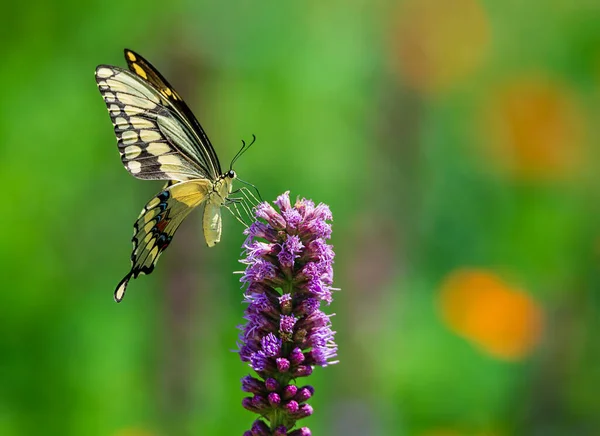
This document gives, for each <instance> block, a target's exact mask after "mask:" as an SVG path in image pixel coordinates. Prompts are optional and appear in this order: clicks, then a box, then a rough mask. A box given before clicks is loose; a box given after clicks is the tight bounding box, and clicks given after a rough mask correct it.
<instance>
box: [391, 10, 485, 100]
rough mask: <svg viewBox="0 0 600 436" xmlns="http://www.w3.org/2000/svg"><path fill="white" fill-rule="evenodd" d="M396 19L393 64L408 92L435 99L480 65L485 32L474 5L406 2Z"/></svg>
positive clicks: (481, 13)
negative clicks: (415, 91)
mask: <svg viewBox="0 0 600 436" xmlns="http://www.w3.org/2000/svg"><path fill="white" fill-rule="evenodd" d="M396 16H397V17H398V19H397V22H396V23H395V24H394V27H393V34H392V53H391V56H392V64H393V67H394V68H395V69H396V71H397V72H398V73H399V76H400V78H401V80H402V81H403V83H406V84H407V85H408V86H410V87H412V88H414V89H416V90H418V91H421V92H422V93H425V94H436V93H439V92H440V91H443V90H445V89H447V88H449V87H450V86H452V85H454V84H455V83H456V82H458V81H460V80H462V79H464V78H466V77H467V76H468V75H469V74H470V73H471V72H473V71H474V70H475V69H476V68H477V67H479V66H480V65H481V63H482V61H483V58H484V56H485V54H486V52H487V50H488V46H489V39H490V37H489V33H490V32H489V20H488V17H487V15H486V13H485V11H484V10H483V9H482V7H481V5H480V3H479V2H478V1H477V0H445V1H439V0H407V1H405V2H402V5H401V7H400V8H399V10H398V11H397V13H396Z"/></svg>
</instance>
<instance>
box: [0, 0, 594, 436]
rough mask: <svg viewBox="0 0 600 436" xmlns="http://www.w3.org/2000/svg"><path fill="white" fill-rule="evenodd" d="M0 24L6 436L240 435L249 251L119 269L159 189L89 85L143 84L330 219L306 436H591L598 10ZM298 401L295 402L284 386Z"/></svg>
mask: <svg viewBox="0 0 600 436" xmlns="http://www.w3.org/2000/svg"><path fill="white" fill-rule="evenodd" d="M2 15H3V17H2V19H0V24H1V26H0V34H1V35H2V49H1V51H2V57H1V58H2V62H1V63H0V83H2V96H1V102H0V133H1V135H0V137H1V142H0V183H1V185H2V186H3V195H2V203H1V204H2V206H1V213H0V228H1V229H2V236H1V242H0V270H1V271H2V276H1V277H2V282H1V283H2V285H1V288H2V291H1V292H0V332H1V334H0V435H3V436H21V435H27V436H28V435H61V436H68V435H73V436H75V435H77V436H79V435H86V436H95V435H101V436H107V435H108V436H178V435H183V436H185V435H240V434H242V433H243V432H244V431H245V430H247V429H249V428H250V426H251V423H252V421H253V420H254V419H255V416H253V415H252V414H251V413H250V412H247V411H245V410H244V409H243V408H242V407H241V400H242V398H243V397H244V394H243V393H242V392H241V390H240V379H241V378H242V377H243V376H244V375H246V374H248V373H249V372H250V368H249V367H248V366H247V365H246V364H244V363H243V362H241V361H240V360H239V357H238V355H237V354H236V353H235V352H233V351H232V350H235V349H236V341H237V335H238V330H237V329H236V326H238V325H240V324H242V322H243V319H242V315H243V310H244V308H245V306H244V305H243V304H242V298H243V296H242V295H243V290H242V289H241V288H240V283H239V274H235V272H236V271H240V270H241V269H242V268H243V265H241V264H239V263H238V259H239V253H240V252H241V244H242V242H243V241H244V239H245V237H244V235H243V234H242V231H243V228H242V226H241V225H240V224H239V223H238V222H236V221H235V220H234V219H233V217H231V216H230V215H228V214H225V215H224V232H223V237H222V242H221V243H220V244H219V245H217V246H216V247H215V248H211V249H208V248H207V247H206V246H205V243H204V239H203V236H202V231H201V219H200V214H199V213H193V214H192V215H190V217H189V218H188V219H187V220H186V222H185V223H184V224H183V226H182V227H181V228H180V230H179V231H178V233H177V235H176V236H175V238H174V240H173V243H172V244H171V246H170V248H169V250H167V252H166V253H165V254H164V255H163V256H162V257H161V261H160V262H159V264H158V267H157V269H156V271H155V272H154V273H153V274H152V275H151V276H147V277H145V276H143V277H141V278H140V279H138V280H134V281H132V282H131V284H130V286H129V291H128V294H127V296H126V298H125V300H124V301H123V302H122V303H121V304H116V303H114V302H113V299H112V293H113V290H114V287H115V285H116V284H117V283H118V281H119V280H120V279H121V278H122V276H123V275H124V274H125V273H126V272H127V271H128V269H129V255H130V249H131V245H130V242H129V240H130V238H131V232H132V225H133V222H134V220H135V218H136V217H137V214H138V213H139V211H140V210H141V208H142V207H143V205H144V204H145V203H146V201H148V200H149V199H150V198H151V197H152V196H153V195H154V194H155V193H156V192H158V189H159V188H160V186H162V184H161V183H160V182H143V181H139V180H136V179H134V178H132V177H131V176H130V175H128V174H127V172H126V171H125V170H124V169H123V168H122V165H121V163H120V159H119V155H118V152H117V148H116V140H115V138H114V134H113V131H112V126H111V123H110V120H109V117H108V114H107V111H106V108H105V106H104V104H103V101H102V99H101V97H100V94H99V92H98V90H97V89H96V84H95V81H94V69H95V67H96V65H98V64H111V65H120V66H125V61H124V59H123V48H125V47H127V48H131V49H133V50H136V51H138V52H139V53H141V54H142V55H144V56H145V57H146V58H148V59H149V60H150V61H151V62H152V63H153V64H154V65H155V66H156V67H157V68H158V69H159V70H160V71H161V72H162V73H163V74H164V75H165V76H166V77H167V78H168V79H169V81H170V82H171V83H172V85H173V86H174V87H175V88H176V89H177V90H178V91H179V93H180V94H181V95H182V96H183V97H184V98H185V99H186V101H187V103H188V104H189V106H190V107H191V108H192V110H193V111H194V112H195V114H196V116H197V118H198V119H199V120H200V122H201V123H202V124H203V126H204V128H205V130H206V131H207V133H208V135H209V136H210V138H211V140H212V143H213V144H214V146H215V148H216V150H217V152H218V153H219V156H220V157H221V162H222V165H223V166H224V167H226V166H228V163H229V161H230V160H231V158H232V157H233V156H234V154H235V152H236V151H237V150H238V148H239V147H240V145H241V140H242V139H245V140H246V141H248V140H250V139H251V137H252V134H255V135H256V136H257V142H256V144H255V145H254V146H253V147H252V149H251V150H250V151H249V152H248V153H247V154H245V155H244V156H243V157H242V159H240V160H239V161H238V162H237V163H236V168H235V170H236V171H237V172H238V174H239V175H240V177H241V178H243V179H244V180H248V181H251V182H252V183H254V184H256V185H257V186H258V187H259V189H260V191H261V194H262V196H263V198H265V199H269V200H273V199H275V197H276V196H277V195H279V194H280V193H282V192H284V191H286V190H290V191H291V195H292V198H294V197H296V196H301V197H306V198H311V199H313V200H314V201H316V202H324V203H327V204H329V205H330V206H331V209H332V211H333V216H334V226H333V239H332V243H333V245H334V246H335V250H336V264H335V285H336V287H338V288H340V289H341V290H340V291H339V292H336V293H335V295H334V297H335V301H334V302H333V304H332V305H331V306H330V307H329V308H326V311H328V312H330V313H336V316H335V317H333V327H334V329H335V330H336V331H337V341H338V345H339V360H340V363H339V364H338V365H334V366H330V367H327V368H317V369H316V370H315V373H314V375H312V376H311V377H310V379H308V380H306V382H307V383H310V384H311V385H313V386H314V387H315V391H316V392H315V396H314V398H313V399H312V400H311V401H310V404H311V405H312V406H313V407H314V410H315V413H314V415H313V416H312V417H310V418H308V419H306V420H305V421H304V422H301V424H302V425H306V426H308V427H310V428H311V430H312V431H313V434H314V435H345V436H348V435H357V436H358V435H411V436H412V435H416V436H459V435H467V436H508V435H544V436H546V435H550V436H553V435H597V434H600V399H599V397H598V391H599V389H600V364H599V361H600V345H599V341H598V340H595V339H594V337H595V333H596V332H597V331H598V330H599V329H600V296H599V295H600V294H599V292H598V290H599V285H600V274H599V273H598V270H599V266H600V233H599V230H598V222H599V220H598V216H599V215H598V214H599V212H600V176H599V175H598V174H600V172H599V171H598V170H599V169H600V165H599V163H598V162H599V161H598V157H599V151H598V147H597V146H598V132H599V126H600V123H598V120H599V119H600V118H599V117H600V104H599V103H598V101H599V98H600V32H599V31H598V30H599V29H600V6H599V5H598V2H597V1H593V0H572V1H559V0H555V1H541V0H535V1H529V2H516V1H502V2H501V1H494V0H405V1H401V2H393V1H385V0H384V1H379V2H367V1H360V0H346V1H335V0H334V1H330V2H322V1H305V2H292V1H281V0H279V1H272V0H267V1H262V2H256V1H254V2H244V1H240V2H227V1H225V2H211V1H205V0H202V1H190V0H182V1H175V2H148V1H146V2H115V1H104V2H75V1H65V2H50V3H48V2H40V1H35V0H34V1H31V2H19V3H17V2H13V3H11V4H5V5H3V14H2ZM299 383H300V384H303V383H304V380H300V381H299Z"/></svg>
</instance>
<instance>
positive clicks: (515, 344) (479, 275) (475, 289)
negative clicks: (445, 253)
mask: <svg viewBox="0 0 600 436" xmlns="http://www.w3.org/2000/svg"><path fill="white" fill-rule="evenodd" d="M440 308H441V311H442V316H443V318H444V320H445V321H446V323H447V324H448V326H449V327H450V328H451V329H452V330H454V331H455V332H456V333H458V334H459V335H461V336H463V337H465V338H467V339H469V340H470V341H472V342H474V343H475V344H477V345H478V346H479V347H481V348H482V349H483V350H485V351H486V352H487V353H489V354H491V355H493V356H495V357H498V358H501V359H507V360H518V359H521V358H523V357H525V356H526V355H527V354H528V353H529V352H530V351H531V350H532V349H533V348H534V346H535V345H536V344H537V342H538V340H539V337H540V333H541V328H542V311H541V309H540V307H539V306H538V305H537V304H536V303H535V302H534V301H533V300H532V299H531V297H530V296H529V295H527V294H526V293H525V292H523V291H521V290H519V289H516V288H513V287H510V286H508V285H507V284H506V283H504V282H503V281H502V280H500V279H499V278H498V277H497V276H495V275H494V274H493V273H492V272H490V271H485V270H470V269H464V270H457V271H455V272H453V273H451V274H450V275H449V276H448V277H447V278H446V279H445V280H444V282H443V283H442V290H441V295H440Z"/></svg>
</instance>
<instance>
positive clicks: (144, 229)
mask: <svg viewBox="0 0 600 436" xmlns="http://www.w3.org/2000/svg"><path fill="white" fill-rule="evenodd" d="M211 186H212V183H211V182H210V181H209V180H192V181H189V182H181V183H177V184H175V185H171V186H169V187H168V188H166V189H165V190H163V191H162V192H161V193H160V194H158V195H157V196H156V197H154V198H153V199H152V200H150V201H149V202H148V203H147V204H146V206H145V207H144V208H143V209H142V212H141V213H140V216H139V217H138V219H137V221H136V222H135V224H134V225H133V228H134V230H133V238H132V242H133V252H132V253H131V270H130V271H129V273H127V275H126V276H125V277H124V278H123V280H122V281H121V282H120V283H119V285H118V286H117V290H116V291H115V300H117V301H121V300H122V299H123V296H124V295H125V290H126V288H127V283H128V282H129V280H130V279H131V278H132V277H133V278H136V277H137V276H138V275H140V274H150V273H151V272H152V271H153V270H154V266H155V265H156V262H157V261H158V258H159V256H160V255H161V253H162V252H163V251H164V250H165V249H166V248H167V247H168V246H169V244H170V243H171V240H172V239H173V235H174V234H175V231H176V230H177V229H178V228H179V225H180V224H181V222H182V221H183V220H184V218H185V217H186V216H187V215H188V214H189V213H190V212H191V211H192V210H193V209H194V208H195V207H196V206H198V205H199V204H200V203H202V202H203V201H204V200H205V199H206V197H207V195H208V193H209V190H210V189H211Z"/></svg>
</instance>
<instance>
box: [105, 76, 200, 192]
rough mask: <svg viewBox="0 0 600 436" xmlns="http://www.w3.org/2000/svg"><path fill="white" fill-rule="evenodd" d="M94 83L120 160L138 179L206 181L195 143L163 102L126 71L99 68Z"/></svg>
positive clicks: (157, 94)
mask: <svg viewBox="0 0 600 436" xmlns="http://www.w3.org/2000/svg"><path fill="white" fill-rule="evenodd" d="M96 81H97V83H98V88H99V89H100V93H101V94H102V96H103V97H104V101H105V103H106V107H107V108H108V112H109V114H110V118H111V121H112V123H113V126H114V131H115V135H116V137H117V143H118V147H119V152H120V153H121V160H122V161H123V165H124V166H125V168H126V169H127V170H128V171H129V172H130V173H131V174H132V175H133V176H135V177H137V178H139V179H151V180H180V181H183V180H190V179H197V178H205V177H207V173H208V172H209V170H208V169H207V168H206V167H205V165H203V164H202V162H201V161H200V160H199V158H198V156H197V153H196V149H195V147H194V146H193V143H194V140H195V139H194V138H193V136H192V135H191V133H190V132H189V130H188V129H187V128H186V127H185V124H183V123H182V122H181V120H180V119H179V118H178V117H179V114H178V113H176V112H172V111H170V110H169V109H168V108H167V107H166V106H165V103H166V102H165V99H164V98H163V97H162V95H161V94H160V93H159V92H158V91H156V90H155V89H153V88H152V87H151V86H150V85H148V84H146V83H144V82H143V81H142V80H141V79H140V78H138V77H137V76H135V75H134V74H132V73H131V72H129V71H127V70H123V69H121V68H118V67H111V66H107V65H100V66H99V67H98V68H97V69H96Z"/></svg>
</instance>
